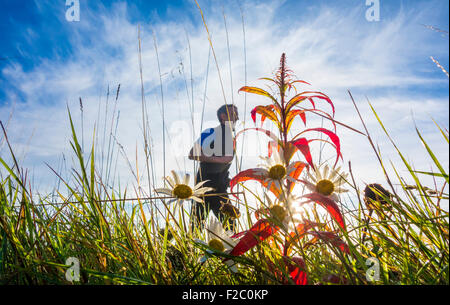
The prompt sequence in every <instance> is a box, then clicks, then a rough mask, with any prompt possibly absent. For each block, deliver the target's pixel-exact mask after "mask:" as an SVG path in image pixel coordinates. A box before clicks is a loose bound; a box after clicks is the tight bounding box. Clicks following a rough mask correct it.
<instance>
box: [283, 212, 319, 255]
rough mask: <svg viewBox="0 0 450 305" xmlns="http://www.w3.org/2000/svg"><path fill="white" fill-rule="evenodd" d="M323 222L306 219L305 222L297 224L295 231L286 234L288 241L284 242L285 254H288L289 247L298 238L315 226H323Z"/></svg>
mask: <svg viewBox="0 0 450 305" xmlns="http://www.w3.org/2000/svg"><path fill="white" fill-rule="evenodd" d="M321 225H322V224H320V223H317V222H312V221H309V220H305V222H304V223H300V224H298V225H297V227H296V230H295V232H291V233H290V234H289V235H288V236H286V242H285V244H284V249H283V254H284V255H288V251H289V247H290V246H291V245H292V244H293V243H294V242H295V241H297V240H299V239H301V238H303V237H304V236H305V234H306V233H307V232H308V231H309V230H310V229H311V228H314V227H318V226H321Z"/></svg>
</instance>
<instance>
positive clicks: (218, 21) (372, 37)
mask: <svg viewBox="0 0 450 305" xmlns="http://www.w3.org/2000/svg"><path fill="white" fill-rule="evenodd" d="M246 5H248V6H247V7H245V8H244V16H245V35H246V36H245V37H246V56H247V57H246V58H247V66H246V67H245V66H244V49H243V29H242V23H241V15H240V12H239V10H234V11H233V10H231V9H230V10H229V9H227V8H225V13H226V18H227V19H226V20H227V29H228V38H229V42H230V53H231V61H232V74H231V75H232V78H233V84H232V86H231V83H230V69H229V62H228V56H229V55H228V48H227V44H226V40H227V36H226V32H225V29H224V23H223V15H222V10H221V9H220V10H219V9H216V11H214V10H207V9H205V11H204V13H205V17H206V21H207V23H208V27H209V30H210V32H211V34H212V40H213V45H214V51H215V54H216V56H217V61H218V64H219V68H220V73H221V77H222V81H223V85H224V91H225V98H226V100H227V102H231V100H234V102H235V103H236V104H237V105H238V107H239V109H240V112H241V114H240V117H241V119H243V118H244V113H243V112H244V98H245V97H244V94H242V93H241V94H237V90H238V89H239V88H240V87H241V86H243V85H244V84H245V74H244V71H245V68H246V70H247V82H248V84H252V85H263V82H261V81H258V80H257V79H258V78H259V77H264V76H270V74H271V73H272V72H274V71H275V69H276V68H277V66H278V62H279V58H280V55H281V53H282V52H286V53H287V56H288V64H289V65H290V67H291V69H292V70H293V71H294V72H295V74H296V75H297V76H298V77H299V78H301V79H305V80H306V81H308V82H310V83H312V85H313V86H312V88H313V89H314V90H319V91H323V92H325V93H327V94H329V95H330V97H331V98H332V99H333V100H334V102H335V103H336V111H337V112H336V118H337V119H338V120H339V121H341V122H343V123H345V124H348V125H350V126H353V127H355V128H357V129H359V130H363V128H362V125H361V124H360V121H359V119H358V117H357V115H356V111H355V110H354V108H353V106H352V104H351V100H350V98H349V96H348V93H347V89H351V90H352V91H353V90H355V91H357V93H355V94H354V95H355V97H356V99H357V101H358V105H360V107H361V109H362V110H363V114H364V117H365V120H366V122H367V124H368V127H369V129H370V130H371V132H372V131H373V130H378V131H377V132H374V137H375V139H376V142H377V143H378V144H379V145H380V147H381V148H382V150H383V152H385V153H386V154H387V155H388V156H390V157H392V158H394V159H396V160H397V161H398V158H397V157H395V156H394V154H393V150H392V148H391V146H390V145H389V144H388V141H387V139H386V137H385V136H383V135H382V133H380V131H379V127H377V124H376V121H375V119H374V117H373V115H372V114H371V113H370V112H369V109H368V107H367V103H366V100H365V97H364V95H365V94H367V95H368V98H369V99H370V101H371V102H372V104H373V105H374V106H375V107H376V108H377V111H379V112H380V115H381V118H382V119H383V120H384V121H385V122H386V125H388V126H389V127H390V130H391V131H392V132H393V135H394V138H397V139H398V140H399V141H400V144H401V145H400V147H401V148H403V149H404V150H405V153H406V154H407V155H408V156H409V157H410V158H411V159H412V160H414V161H415V162H414V163H415V164H416V165H417V167H418V168H419V167H421V165H425V164H426V166H428V164H429V161H425V157H424V156H425V154H424V153H423V151H418V150H416V149H415V148H416V147H417V145H418V143H419V142H418V138H417V136H416V135H415V131H414V129H413V123H412V120H411V116H410V113H411V110H412V111H413V112H414V113H415V119H416V120H417V121H418V124H419V125H421V126H424V127H425V128H427V132H426V135H427V136H429V138H430V139H431V144H432V145H433V146H434V147H437V148H436V149H437V150H438V152H439V154H441V155H443V156H444V157H445V156H447V157H446V158H443V160H447V159H448V147H444V148H440V147H441V146H442V145H441V143H442V141H441V139H439V138H436V137H435V136H434V135H435V131H434V130H429V128H428V127H427V126H429V125H430V123H431V120H428V117H426V116H423V115H422V114H423V113H422V110H423V109H425V110H426V112H427V113H429V114H430V116H432V117H434V118H436V119H437V120H438V121H439V122H440V123H441V124H442V125H444V127H445V126H448V104H447V103H446V100H448V96H447V97H444V98H437V97H434V96H433V95H431V94H427V93H423V94H417V91H418V90H419V91H420V88H424V90H425V89H428V88H429V87H430V86H434V85H435V86H440V87H444V88H445V86H447V87H446V88H447V89H448V81H447V80H446V79H445V78H443V79H436V78H430V77H429V74H425V73H421V69H422V68H421V67H422V66H421V65H422V63H421V62H422V61H423V62H427V61H429V60H428V58H427V57H426V56H425V54H429V53H427V52H431V50H433V45H427V46H423V47H422V48H421V49H420V50H419V49H417V48H415V46H417V45H422V42H423V41H426V40H427V36H428V35H430V32H427V30H426V29H425V30H423V31H419V30H418V26H417V25H418V23H419V18H424V14H425V13H426V12H422V13H421V14H419V15H417V14H415V11H413V10H412V11H402V12H400V13H399V14H398V15H397V16H396V17H395V18H392V20H386V21H384V22H380V23H379V24H377V25H374V24H370V25H369V24H364V23H361V21H360V19H361V17H360V16H359V15H358V14H360V13H361V10H360V9H358V8H354V9H350V10H349V11H348V10H344V9H343V10H331V9H326V8H322V9H321V10H320V11H314V14H316V15H311V16H305V19H306V20H307V22H302V20H298V19H296V18H294V17H291V16H286V17H285V18H279V16H278V15H277V10H278V9H279V7H280V6H281V5H284V6H289V5H290V4H289V2H284V3H277V4H276V5H275V4H274V3H272V2H267V3H259V4H254V5H252V4H248V2H246ZM113 8H114V9H113V10H112V11H110V12H106V13H105V12H102V13H101V14H98V13H96V14H95V19H94V17H93V16H94V14H93V13H92V14H91V13H89V12H84V13H83V17H82V18H88V19H89V18H91V19H89V20H91V21H90V22H84V23H80V25H79V26H80V34H78V35H74V36H73V37H70V40H71V43H72V45H73V48H74V52H73V56H72V57H71V58H65V59H64V60H51V61H50V60H45V61H43V62H42V64H40V65H38V66H37V67H36V68H35V69H33V70H31V71H26V72H25V71H23V70H22V67H21V66H20V65H19V64H16V65H13V66H10V67H7V68H5V69H4V70H3V71H2V73H3V77H5V79H7V81H8V82H9V83H10V84H11V85H12V86H14V87H16V88H18V89H19V90H20V92H21V93H22V94H23V98H22V97H18V96H16V95H15V94H14V93H13V92H10V94H9V96H8V99H7V101H8V104H6V105H4V106H1V108H0V111H1V112H0V119H1V120H2V121H5V120H7V116H8V115H9V110H10V107H11V104H12V103H15V105H16V106H15V107H16V109H15V113H14V118H13V120H12V121H11V124H10V125H9V128H8V132H9V138H10V140H11V143H12V145H13V147H14V148H15V149H16V150H18V151H19V153H20V154H23V153H24V152H25V151H26V153H27V157H26V159H25V160H23V164H24V166H26V167H32V166H36V164H37V163H39V164H42V162H43V161H44V160H45V161H46V162H48V163H50V164H51V165H53V166H55V167H57V164H58V162H59V158H60V156H61V153H64V154H65V155H66V156H68V155H70V154H71V152H70V146H69V139H70V129H69V123H68V117H67V109H66V102H67V103H68V105H69V108H70V110H71V113H72V117H73V119H74V123H75V125H76V126H77V132H78V135H79V136H81V121H80V116H81V113H80V111H79V105H78V103H79V101H78V99H79V97H82V99H83V106H84V112H83V115H84V143H85V145H86V147H89V145H90V143H91V139H92V133H93V126H94V123H95V122H96V132H97V133H98V138H99V142H97V143H96V147H97V152H98V153H101V151H102V148H103V150H104V151H105V150H107V148H108V142H106V143H105V144H103V143H104V141H103V139H102V136H103V133H106V135H107V134H108V133H109V131H110V128H111V115H112V112H113V109H114V99H115V90H116V88H117V85H118V84H119V83H120V84H121V89H120V95H119V100H118V103H117V109H116V112H115V114H116V115H117V113H118V111H120V119H119V125H118V131H117V139H118V141H119V142H120V144H121V145H122V146H123V148H124V150H125V153H126V155H127V156H128V159H129V160H130V163H131V164H132V166H133V167H136V153H137V162H138V164H139V173H140V175H141V176H143V177H142V181H141V182H142V183H143V184H144V185H145V184H146V179H145V170H144V168H145V159H144V154H143V149H142V148H143V145H144V141H143V136H142V112H141V107H142V106H141V95H140V90H141V87H140V86H141V85H140V76H139V65H138V41H137V34H138V30H137V24H136V23H132V22H130V21H129V19H128V15H127V5H126V4H125V3H119V4H117V5H114V7H113ZM250 8H251V9H250ZM193 12H196V11H195V9H194V10H193ZM316 12H317V13H316ZM90 14H91V15H90ZM311 14H313V13H311ZM194 17H195V18H196V19H197V20H199V18H200V15H199V14H198V12H196V13H195V16H194ZM421 20H422V19H421ZM93 24H95V26H96V27H100V28H99V29H98V28H97V31H96V33H100V35H98V36H95V37H91V38H92V39H91V40H92V43H90V44H88V45H84V44H82V41H84V39H85V38H86V37H83V36H82V34H83V35H86V34H87V33H88V32H87V31H88V30H89V27H90V26H93ZM419 29H420V30H422V28H419ZM152 31H153V32H154V33H155V37H156V40H157V47H158V54H159V60H160V66H161V72H162V74H163V91H164V105H165V116H166V128H167V132H168V133H167V134H166V136H167V146H166V172H167V173H168V172H169V171H170V170H172V169H175V170H178V171H184V170H188V171H192V167H193V164H192V162H191V161H189V160H187V158H184V157H182V156H185V155H187V153H188V152H189V149H190V145H191V143H192V141H191V140H192V139H196V138H197V137H198V134H199V131H200V130H199V129H200V122H199V121H200V119H199V118H200V117H201V108H202V100H203V96H204V90H205V76H206V68H207V63H208V51H209V43H208V40H207V36H206V32H205V29H204V28H203V26H202V24H201V23H200V21H198V23H196V24H195V25H193V24H191V23H188V22H187V21H180V22H174V21H171V22H167V23H165V22H164V20H160V21H159V22H158V23H152V21H149V22H142V23H141V32H142V33H141V39H142V63H143V79H144V88H145V92H146V96H145V100H146V103H147V107H148V116H149V127H150V130H151V136H152V140H153V145H154V146H153V153H154V155H153V156H154V160H153V161H154V167H155V170H156V178H157V181H160V177H161V176H162V170H163V168H162V152H163V148H162V119H161V96H160V87H159V86H160V84H159V75H158V66H157V60H156V57H155V49H154V42H153V32H152ZM74 33H76V31H75V32H74ZM28 35H35V33H33V32H30V33H29V34H28ZM187 36H188V37H187ZM187 38H189V43H190V50H189V48H188V44H187ZM189 51H190V53H189ZM189 55H191V57H189ZM422 55H424V58H422V57H421V56H422ZM447 57H448V54H447ZM191 61H192V81H193V92H194V93H193V99H194V108H195V109H194V112H195V116H194V118H195V120H194V127H195V131H194V132H192V131H191V130H190V127H191V126H192V124H191V118H190V108H189V107H190V106H189V103H190V102H191V94H192V92H191V80H190V77H191V76H190V73H191V66H190V62H191ZM417 61H419V63H417ZM418 65H419V66H420V67H418ZM431 67H432V68H433V66H431ZM432 68H430V69H432ZM208 73H209V74H208V80H207V81H208V87H207V91H206V96H207V102H206V105H205V118H204V121H205V123H204V124H203V128H206V127H212V126H214V124H215V122H216V114H215V113H216V109H217V108H218V106H220V105H221V104H223V103H224V97H223V95H222V89H221V87H220V81H219V78H218V72H217V69H216V64H215V61H214V58H213V57H212V56H211V57H210V59H209V72H208ZM446 82H447V83H446ZM107 85H109V86H110V97H109V104H108V112H106V105H105V103H106V100H105V99H106V87H107ZM231 87H232V88H233V91H231ZM411 88H414V89H415V90H414V91H411V90H410V89H411ZM99 103H100V104H99ZM260 103H267V101H264V100H263V99H261V98H259V97H255V96H251V95H248V96H247V115H246V118H247V122H246V126H247V127H248V126H252V125H253V123H252V122H251V119H250V115H249V111H250V109H251V108H252V107H254V106H256V105H258V104H260ZM327 107H328V106H327V105H324V109H329V108H327ZM99 111H100V112H99ZM106 115H107V116H108V117H107V120H108V121H107V123H106V125H105V116H106ZM311 119H312V118H311ZM311 122H315V123H317V124H320V120H312V121H311ZM183 124H185V127H183ZM105 126H106V129H105ZM179 126H181V127H182V128H181V129H177V128H178V127H179ZM298 126H300V125H298ZM310 126H314V125H310ZM33 130H35V132H34V134H33V137H32V138H31V140H29V142H28V139H29V137H30V136H31V133H32V131H33ZM113 130H114V128H113ZM180 130H183V133H182V134H181V135H182V136H181V138H182V139H181V138H180ZM338 132H340V134H339V135H340V136H341V142H342V147H343V153H344V157H345V162H348V160H351V161H352V165H353V169H354V174H355V175H356V176H357V177H358V180H357V181H358V182H359V183H361V182H362V181H364V182H373V181H377V182H383V180H384V179H383V173H382V172H381V170H380V168H379V167H378V166H377V165H376V158H375V157H374V155H373V153H372V152H371V151H370V146H369V143H368V141H367V140H366V139H364V138H363V137H362V136H360V135H355V134H354V133H352V132H348V131H346V130H345V129H343V128H339V129H338ZM177 136H178V138H177ZM170 139H172V140H173V141H175V140H176V139H178V140H177V141H176V142H170ZM182 140H183V141H182ZM264 140H265V139H264V137H259V138H256V137H255V133H251V134H250V133H249V134H248V135H247V136H246V144H245V150H244V151H246V152H248V153H249V154H250V153H252V155H250V156H249V155H247V156H244V163H243V169H245V168H248V167H251V166H254V165H256V163H257V158H256V153H262V152H264V150H265V147H266V146H265V145H264V146H263V147H262V148H260V147H258V146H259V145H258V143H265V142H264ZM255 147H257V149H255ZM1 149H2V150H1V153H2V157H4V156H5V155H6V154H7V153H6V150H5V146H4V145H3V147H2V148H1ZM115 149H117V146H115ZM136 150H137V152H136ZM86 151H88V149H87V148H86ZM315 151H317V148H315ZM115 153H117V151H116V152H115ZM104 154H105V157H104V158H106V152H104ZM115 157H116V155H114V159H113V164H112V166H113V167H114V166H115V165H114V162H115ZM324 157H326V156H324ZM68 160H70V159H68ZM118 160H119V161H118V163H117V172H118V173H119V174H120V176H121V183H122V184H124V183H125V182H134V178H133V177H132V175H130V170H129V167H128V164H127V162H126V161H125V160H124V159H123V158H122V155H121V154H119V159H118ZM369 161H370V162H369ZM69 162H70V161H69ZM74 165H75V166H76V164H74ZM37 166H38V167H37V168H36V170H37V169H39V172H36V173H35V176H38V177H39V178H36V179H37V180H39V181H41V183H42V184H41V185H42V187H44V186H45V185H46V184H49V185H52V183H53V181H54V176H53V174H52V173H51V172H50V171H49V170H45V166H41V165H37ZM68 166H69V167H70V166H72V164H68ZM426 166H424V167H423V168H422V167H421V168H422V169H424V170H426V169H427V167H426ZM446 167H447V168H448V162H447V163H446ZM232 168H234V166H233V167H232ZM232 174H234V171H233V172H232ZM47 181H48V183H47Z"/></svg>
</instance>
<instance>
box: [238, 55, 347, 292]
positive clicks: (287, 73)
mask: <svg viewBox="0 0 450 305" xmlns="http://www.w3.org/2000/svg"><path fill="white" fill-rule="evenodd" d="M262 79H263V80H266V81H269V82H270V83H271V84H272V87H275V89H276V90H275V92H272V93H270V92H268V91H266V90H263V89H261V88H258V87H249V86H245V87H242V88H241V89H239V91H242V92H247V93H253V94H257V95H261V96H265V97H267V98H269V100H270V101H271V104H269V105H259V106H256V107H255V108H254V109H253V110H252V111H251V117H252V119H253V121H254V122H255V124H256V118H257V115H260V117H261V124H262V123H263V122H264V121H265V120H266V119H269V120H270V121H271V122H273V123H274V124H275V125H276V127H277V129H278V131H279V134H278V135H277V134H275V133H273V132H271V131H269V130H267V129H263V128H262V127H255V128H247V129H244V130H242V131H241V132H239V133H238V134H237V135H236V138H238V136H239V135H240V134H241V133H243V132H246V131H248V130H256V131H259V132H263V133H265V134H266V135H267V136H268V138H270V140H269V142H268V148H269V150H268V152H269V153H268V156H267V157H265V158H263V159H265V160H266V162H267V166H266V167H265V168H252V169H247V170H244V171H242V172H240V173H238V174H237V175H236V176H235V177H234V178H233V179H232V180H231V182H230V188H231V190H233V188H234V187H235V186H236V185H237V184H238V183H243V182H245V181H247V180H255V181H258V182H260V183H261V184H262V185H263V186H264V187H265V188H266V189H267V190H268V191H269V192H271V193H272V194H273V195H274V196H275V197H276V199H275V201H274V203H272V201H271V200H270V199H269V197H268V196H266V198H267V199H269V200H268V201H269V202H270V204H269V205H268V206H266V207H264V208H262V209H259V211H258V214H257V215H256V216H257V218H258V220H257V222H256V223H255V224H254V225H253V226H252V227H251V228H250V229H249V230H248V231H246V232H241V233H239V236H242V237H241V239H240V241H239V243H237V245H236V246H235V247H234V248H233V249H232V251H231V252H230V255H235V256H239V255H242V254H244V253H246V252H247V251H248V250H249V249H251V248H253V247H255V246H256V245H258V244H260V243H262V242H264V240H266V239H267V238H269V237H270V236H272V235H274V234H278V233H279V232H285V233H286V234H285V245H284V251H283V256H282V257H281V259H282V260H284V261H285V262H289V263H288V264H287V267H288V269H287V271H288V272H287V274H289V277H290V279H291V280H292V281H293V282H294V283H296V284H306V283H307V276H306V265H305V264H304V260H303V259H301V258H299V257H294V258H291V259H290V258H289V257H288V256H287V255H288V253H289V248H290V246H291V245H292V243H294V242H298V241H299V240H300V239H302V238H303V237H305V236H311V235H312V236H314V240H317V239H320V240H322V241H324V242H326V243H327V244H328V245H330V246H332V247H335V248H336V249H339V250H340V251H342V252H343V253H347V254H348V253H349V249H348V246H347V244H345V242H344V241H342V240H341V239H340V238H339V237H338V236H337V235H336V232H329V231H314V230H313V229H314V228H315V227H317V226H319V225H320V224H317V223H313V222H309V221H308V220H306V219H303V217H302V219H299V217H298V216H299V215H298V213H297V211H298V209H300V208H301V205H303V204H306V203H309V202H314V203H317V204H319V205H320V206H321V207H323V208H324V209H325V210H326V211H327V212H328V213H329V214H330V215H331V217H332V218H333V219H334V220H335V222H336V223H337V224H338V225H339V228H340V229H341V230H343V231H345V229H346V228H345V221H344V217H343V216H342V213H341V211H340V210H339V206H338V205H337V203H336V201H335V197H333V196H332V193H333V192H334V191H335V190H336V189H335V185H334V184H333V182H332V180H331V179H330V180H326V179H322V180H320V181H317V183H316V185H315V186H314V185H313V184H312V183H310V182H306V181H305V180H301V179H299V178H300V175H301V174H302V173H303V171H304V169H305V168H307V169H308V171H309V170H318V167H317V166H316V165H315V164H314V161H313V156H312V154H311V149H310V144H311V142H313V141H319V140H321V139H315V138H312V139H311V138H308V137H307V135H309V134H311V132H319V133H322V134H324V135H325V136H327V137H328V139H329V141H327V140H321V141H324V142H326V143H328V144H330V145H331V146H332V147H333V148H334V149H335V151H336V159H335V163H334V166H333V168H334V167H336V165H337V163H338V161H339V158H342V154H341V150H340V141H339V137H338V136H337V135H336V125H335V124H334V120H333V117H334V113H335V108H334V105H333V102H332V101H331V99H330V98H329V97H328V96H327V95H325V94H324V93H322V92H317V91H302V92H300V93H298V90H297V86H298V85H302V86H303V85H310V84H309V83H307V82H305V81H303V80H296V79H295V78H294V76H293V72H292V71H291V70H289V69H288V68H287V67H286V56H285V54H284V53H283V54H282V56H281V60H280V67H279V69H278V71H277V72H276V74H275V77H274V78H262ZM277 91H278V92H277ZM292 93H293V94H292ZM276 96H277V97H278V98H276ZM288 96H291V97H290V98H288ZM319 101H323V102H326V103H328V104H329V106H330V107H331V114H329V113H328V112H326V111H323V110H320V109H317V108H316V103H317V102H319ZM303 104H306V105H307V106H305V107H301V105H303ZM309 113H316V114H319V115H321V116H322V117H326V118H328V119H329V120H330V121H331V122H332V123H333V127H334V128H333V129H334V130H328V129H325V128H306V125H307V114H309ZM297 117H299V118H300V119H301V121H302V122H303V124H304V126H305V129H304V130H301V131H300V132H297V133H296V135H295V136H294V137H293V138H289V131H290V130H291V127H292V124H293V122H294V119H295V118H297ZM294 134H295V133H294ZM297 151H299V152H300V153H301V154H302V156H303V158H304V160H302V161H292V159H293V157H294V154H295V153H296V152H297ZM326 170H327V171H328V167H327V169H326ZM296 183H305V184H307V186H308V188H309V189H310V190H312V192H310V193H308V194H305V195H303V196H300V197H297V196H294V195H293V194H292V190H293V187H294V186H295V184H296ZM330 190H331V191H330ZM302 199H303V200H304V201H303V202H302ZM293 262H295V263H293ZM299 262H301V264H299ZM270 269H271V270H272V271H273V272H275V273H276V271H275V270H276V268H270ZM285 274H286V272H285ZM285 282H286V281H285Z"/></svg>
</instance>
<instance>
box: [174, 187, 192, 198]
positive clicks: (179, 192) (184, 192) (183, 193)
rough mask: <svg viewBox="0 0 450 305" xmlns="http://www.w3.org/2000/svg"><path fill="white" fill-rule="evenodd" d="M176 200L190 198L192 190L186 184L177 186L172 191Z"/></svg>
mask: <svg viewBox="0 0 450 305" xmlns="http://www.w3.org/2000/svg"><path fill="white" fill-rule="evenodd" d="M172 193H173V195H174V196H175V197H177V198H178V199H186V198H189V197H191V196H192V189H191V188H190V187H189V186H188V185H186V184H178V185H176V186H175V187H174V189H173V191H172Z"/></svg>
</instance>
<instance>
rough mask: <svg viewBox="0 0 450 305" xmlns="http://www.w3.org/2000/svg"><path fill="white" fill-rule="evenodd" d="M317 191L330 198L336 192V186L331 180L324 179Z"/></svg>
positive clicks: (318, 185) (318, 184)
mask: <svg viewBox="0 0 450 305" xmlns="http://www.w3.org/2000/svg"><path fill="white" fill-rule="evenodd" d="M316 190H317V192H318V193H320V194H322V195H325V196H330V195H331V194H332V193H333V192H334V184H333V182H331V181H330V180H327V179H323V180H320V181H319V182H317V185H316Z"/></svg>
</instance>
